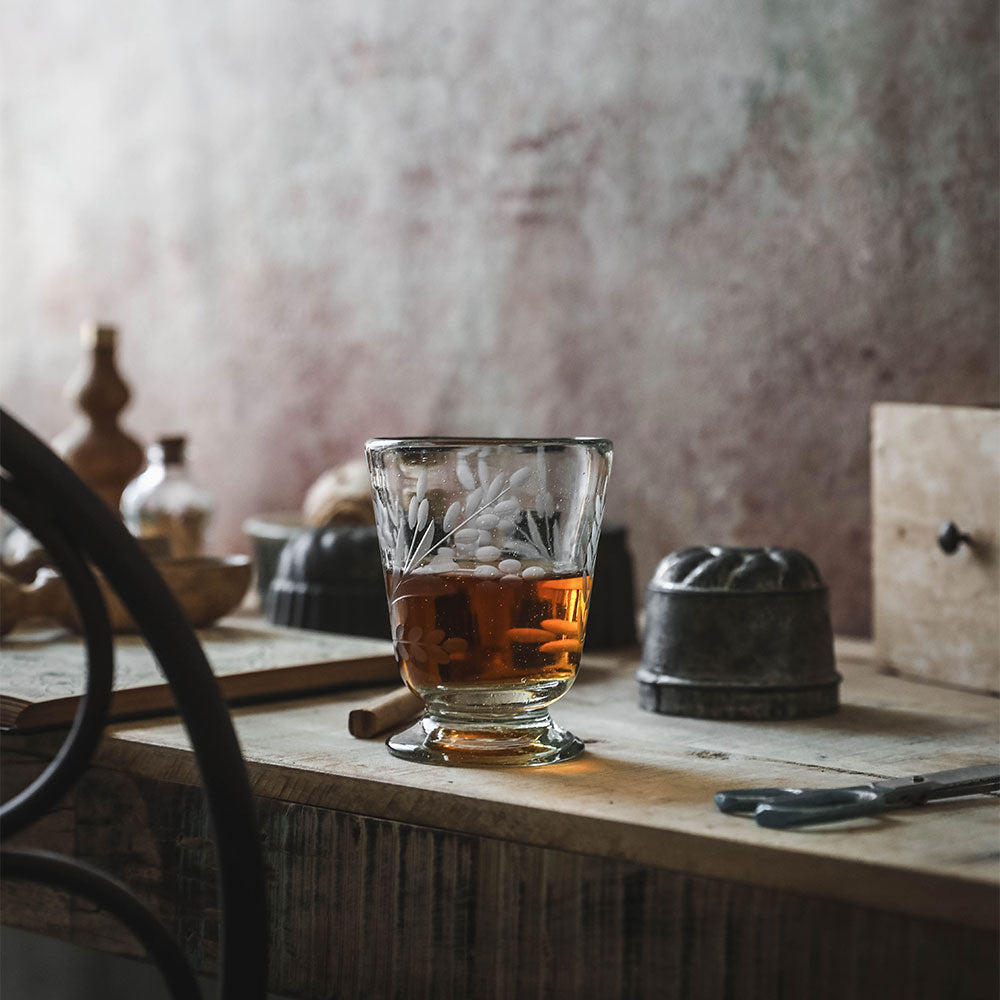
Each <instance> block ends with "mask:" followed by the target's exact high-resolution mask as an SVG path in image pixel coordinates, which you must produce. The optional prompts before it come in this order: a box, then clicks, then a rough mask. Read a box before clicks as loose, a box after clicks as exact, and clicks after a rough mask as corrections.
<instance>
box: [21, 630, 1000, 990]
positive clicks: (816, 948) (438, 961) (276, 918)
mask: <svg viewBox="0 0 1000 1000" xmlns="http://www.w3.org/2000/svg"><path fill="white" fill-rule="evenodd" d="M860 653H861V654H863V653H864V650H863V649H862V650H861V651H860ZM839 659H840V669H841V671H842V673H843V674H844V676H845V680H844V685H843V690H842V708H841V710H840V711H839V712H838V713H837V714H836V715H833V716H828V717H826V718H822V719H814V720H802V721H795V722H784V723H759V722H752V723H750V722H747V723H737V722H711V721H703V720H695V719H683V718H670V717H666V716H658V715H653V714H650V713H646V712H642V711H640V710H639V709H638V708H637V689H636V684H635V681H634V678H633V672H634V669H635V666H636V656H635V653H634V652H631V653H629V654H623V655H618V656H607V655H605V656H600V655H590V656H585V664H584V669H583V670H582V672H581V675H580V680H579V681H578V683H577V685H576V687H575V688H574V689H573V690H572V692H570V694H569V695H568V696H567V697H566V698H565V699H564V700H563V701H562V702H561V703H559V704H558V705H557V706H556V710H555V715H556V716H557V718H558V719H559V721H560V722H561V723H563V724H564V725H566V726H568V727H569V728H570V729H572V730H573V731H574V732H576V733H577V734H578V735H580V736H581V737H582V738H584V739H585V740H586V742H587V752H586V754H585V755H584V756H583V757H581V758H580V759H579V760H577V761H574V762H571V763H567V764H562V765H558V766H553V767H548V768H534V769H523V770H495V771H489V770H483V769H458V768H438V767H431V766H421V765H417V764H411V763H408V762H404V761H401V760H397V759H395V758H393V757H391V756H390V755H389V754H388V753H387V751H386V750H385V748H384V746H383V744H382V741H381V740H380V739H376V740H368V741H362V740H356V739H353V738H352V737H350V736H349V735H348V732H347V713H348V711H349V710H350V709H351V708H352V707H357V706H358V705H359V704H361V703H363V702H365V701H370V700H371V699H372V698H374V697H376V696H378V695H379V694H380V693H382V692H384V689H368V690H354V691H349V692H340V693H337V694H332V695H329V696H327V697H322V698H314V699H311V700H300V701H292V702H286V703H276V704H270V705H264V706H257V707H252V708H242V709H238V710H236V711H235V713H234V714H235V717H236V724H237V728H238V732H239V736H240V739H241V742H242V745H243V748H244V752H245V755H246V758H247V760H248V765H249V770H250V774H251V779H252V782H253V785H254V788H255V791H256V794H257V796H258V803H259V810H260V825H261V838H262V843H263V847H264V852H265V861H266V865H267V870H268V873H269V879H270V883H269V893H270V906H271V970H272V971H271V987H272V989H274V990H275V991H277V992H282V993H287V994H290V995H293V996H303V997H326V996H334V995H335V996H337V997H402V998H411V997H435V998H445V997H452V996H454V997H463V998H489V997H509V998H517V1000H522V998H532V997H538V998H550V997H584V998H586V997H594V998H612V997H619V996H625V997H654V996H655V997H667V998H685V1000H687V998H708V997H711V998H716V997H726V998H760V1000H775V998H779V997H785V998H790V1000H797V998H816V997H837V998H838V1000H841V998H848V997H879V998H882V997H906V998H920V997H926V998H929V1000H931V998H932V1000H940V998H946V997H949V998H950V997H958V998H965V997H977V998H978V997H984V998H990V1000H995V997H996V996H997V989H998V984H997V941H998V936H997V934H998V912H1000V891H998V886H1000V872H998V867H1000V865H998V862H1000V851H998V844H1000V841H998V833H1000V822H998V820H1000V801H998V800H997V798H996V797H995V796H979V797H975V798H967V799H964V800H960V801H951V802H939V803H934V804H932V805H928V806H926V807H924V808H921V809H914V810H908V811H902V810H901V811H896V812H893V813H891V814H887V815H885V816H883V817H880V818H878V819H866V820H855V821H853V822H851V823H850V824H842V825H839V826H832V825H830V826H825V827H818V828H812V829H810V830H807V831H797V832H791V831H767V830H763V829H760V828H758V827H757V826H756V825H755V824H754V823H753V822H752V820H748V819H746V818H742V817H734V816H726V815H722V814H721V813H719V812H718V811H717V810H716V808H715V806H714V805H713V803H712V793H713V792H715V791H716V790H718V789H720V788H730V787H738V786H741V785H782V786H785V785H803V784H805V785H818V786H832V785H843V784H851V783H856V782H863V781H867V780H871V779H872V778H878V777H883V776H898V775H904V774H909V773H914V772H918V771H930V770H940V769H943V768H949V767H959V766H963V765H967V764H976V763H985V762H989V761H992V760H995V759H996V757H997V746H998V702H997V700H995V699H993V698H989V697H984V696H979V695H973V694H967V693H964V692H958V691H952V690H948V689H944V688H939V687H931V686H929V685H923V684H920V683H916V682H912V681H904V680H900V679H896V678H891V677H886V676H882V675H880V674H878V673H877V672H876V671H875V670H874V669H873V667H872V666H871V665H870V662H869V661H868V660H867V658H866V657H865V656H864V655H859V650H858V648H857V646H854V647H852V649H851V650H848V651H847V653H844V652H843V651H842V653H841V655H840V657H839ZM52 746H53V734H37V735H34V736H16V737H15V736H12V735H8V737H7V738H6V739H5V742H4V757H3V762H4V777H5V780H6V781H7V794H9V792H10V790H11V787H12V785H13V784H16V783H17V782H18V781H20V780H23V777H24V773H27V772H29V771H32V770H34V769H37V766H38V763H37V762H38V760H39V759H41V758H43V757H44V756H45V755H46V754H49V753H51V751H52ZM22 772H23V773H22ZM196 786H197V774H196V771H195V769H194V766H193V760H192V756H191V753H190V751H189V750H188V749H187V744H186V740H185V737H184V733H183V731H182V729H181V728H180V726H179V725H178V724H177V723H176V721H174V720H171V719H167V720H162V721H155V722H142V723H130V724H123V725H118V726H115V727H113V728H112V729H111V730H110V731H109V734H108V735H107V737H106V739H105V740H104V742H103V744H102V746H101V748H100V750H99V753H98V756H97V759H96V760H95V762H94V766H93V768H92V769H91V771H90V772H89V773H88V775H87V776H86V778H85V780H84V781H83V783H82V784H81V786H80V787H79V789H78V790H77V792H76V793H75V794H74V796H73V798H72V800H71V801H69V802H68V803H66V805H65V806H64V807H63V808H60V809H59V810H57V811H56V812H55V813H53V814H52V815H51V816H50V817H48V818H46V820H45V821H44V822H43V823H42V824H40V825H39V826H38V827H36V828H35V830H33V831H31V832H30V833H27V834H24V835H23V836H22V837H21V840H22V841H27V842H32V843H36V844H42V845H44V846H48V847H51V848H54V849H60V850H64V851H68V852H71V853H74V854H75V855H77V856H80V857H85V858H88V859H91V860H93V861H95V862H96V863H98V864H100V865H101V866H102V867H104V868H105V869H106V870H110V871H113V872H114V873H116V874H118V875H120V876H122V877H123V878H125V879H126V880H127V881H129V882H130V884H132V885H133V886H134V887H135V888H136V889H137V890H139V891H140V892H141V894H143V895H144V896H145V897H146V898H148V899H149V900H151V901H152V902H153V904H154V905H155V906H156V908H158V910H159V911H160V913H161V914H162V915H163V917H164V919H165V920H166V921H167V923H168V925H169V926H171V927H172V928H173V929H174V930H175V931H176V933H177V934H178V936H179V937H180V938H181V940H183V941H184V942H186V947H187V948H188V950H189V952H190V953H191V954H192V956H193V958H194V959H195V961H196V963H197V964H198V965H199V966H201V967H204V968H210V967H211V965H212V961H213V941H214V935H215V930H216V926H215V911H214V905H215V900H214V893H215V885H214V881H213V873H212V866H213V851H212V847H211V838H210V836H209V833H208V830H207V824H206V818H205V813H204V809H203V805H202V799H201V793H200V791H199V789H198V788H197V787H196ZM3 918H4V921H5V922H6V923H9V924H13V925H16V926H20V927H24V928H28V929H33V930H41V931H45V932H47V933H52V934H57V935H60V936H63V937H66V938H69V939H71V940H73V941H75V942H77V943H80V944H85V945H91V946H95V947H99V948H103V949H107V950H111V951H115V952H121V953H125V954H134V953H135V952H136V948H135V945H134V944H133V942H132V941H131V940H130V938H129V937H128V936H127V933H126V932H124V931H123V930H122V929H121V928H119V927H118V926H117V925H115V924H114V923H113V922H111V921H109V920H108V919H106V918H105V917H103V916H102V915H101V914H100V913H96V912H94V911H93V910H91V909H90V908H88V907H87V906H86V905H84V904H79V903H75V902H74V901H72V900H70V899H68V898H66V897H64V896H61V895H60V894H58V893H55V892H49V891H47V890H42V889H39V888H37V887H34V886H20V885H12V886H11V887H10V888H8V889H7V890H6V892H5V898H4V906H3Z"/></svg>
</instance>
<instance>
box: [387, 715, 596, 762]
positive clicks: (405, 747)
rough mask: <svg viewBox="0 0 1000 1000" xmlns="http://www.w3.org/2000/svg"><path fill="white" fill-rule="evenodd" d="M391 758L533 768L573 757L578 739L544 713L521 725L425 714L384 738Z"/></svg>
mask: <svg viewBox="0 0 1000 1000" xmlns="http://www.w3.org/2000/svg"><path fill="white" fill-rule="evenodd" d="M386 746H387V747H388V748H389V750H390V752H391V753H392V754H393V755H394V756H396V757H402V758H403V759H404V760H416V761H420V762H421V763H422V764H443V765H448V766H452V767H537V766H539V765H541V764H558V763H559V762H560V761H564V760H572V759H573V758H574V757H577V756H579V755H580V754H581V753H583V741H582V740H579V739H577V738H576V737H575V736H574V735H573V734H572V733H570V732H567V731H566V730H565V729H562V728H561V727H559V726H557V725H556V724H555V723H554V722H553V721H552V719H551V718H549V716H548V714H547V713H546V714H545V715H544V717H542V718H538V719H534V720H532V721H531V722H530V723H528V724H525V723H522V722H518V723H516V724H509V725H503V724H501V723H497V722H496V721H491V722H489V723H469V722H466V721H464V720H462V721H461V722H459V721H457V720H447V721H443V720H441V719H434V718H432V717H430V716H424V718H422V719H421V720H420V721H419V722H417V723H416V724H415V725H413V726H410V728H409V729H406V730H404V731H403V732H401V733H397V734H396V735H395V736H390V737H389V739H387V740H386Z"/></svg>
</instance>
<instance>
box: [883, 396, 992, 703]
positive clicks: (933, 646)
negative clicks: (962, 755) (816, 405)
mask: <svg viewBox="0 0 1000 1000" xmlns="http://www.w3.org/2000/svg"><path fill="white" fill-rule="evenodd" d="M945 521H954V522H955V523H956V524H957V525H958V526H959V527H960V529H961V530H962V531H963V532H966V533H968V534H969V535H970V537H971V539H972V542H971V544H970V545H963V546H961V547H960V548H959V550H958V551H957V552H955V553H953V554H952V555H946V554H945V553H944V552H942V551H941V549H940V548H939V547H938V544H937V533H938V528H939V526H940V525H941V523H942V522H945ZM872 568H873V575H874V622H875V644H876V650H877V654H878V657H879V660H880V662H881V663H882V664H883V665H884V666H886V667H889V668H891V669H893V670H896V671H898V672H899V673H901V674H905V675H909V676H914V677H920V678H924V679H926V680H932V681H936V682H939V683H945V684H952V685H957V686H961V687H967V688H971V689H977V690H984V691H990V692H994V693H995V692H997V691H998V690H1000V410H996V409H992V410H991V409H985V408H978V409H977V408H972V407H957V406H923V405H914V404H900V403H893V404H880V405H877V406H875V407H874V409H873V411H872Z"/></svg>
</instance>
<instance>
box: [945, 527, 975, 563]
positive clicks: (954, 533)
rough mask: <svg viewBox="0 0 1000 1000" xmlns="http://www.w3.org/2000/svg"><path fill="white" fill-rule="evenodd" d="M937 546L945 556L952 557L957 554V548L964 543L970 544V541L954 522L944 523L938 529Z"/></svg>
mask: <svg viewBox="0 0 1000 1000" xmlns="http://www.w3.org/2000/svg"><path fill="white" fill-rule="evenodd" d="M937 537H938V545H940V546H941V551H942V552H943V553H944V554H945V555H948V556H950V555H952V554H953V553H955V552H957V551H958V549H959V546H960V545H961V544H962V543H963V542H964V543H965V544H966V545H971V544H972V539H971V538H970V537H969V536H968V535H967V534H966V533H965V532H964V531H962V530H961V529H960V528H959V526H958V525H957V524H955V522H954V521H945V522H944V523H943V524H942V525H941V527H940V528H938V536H937Z"/></svg>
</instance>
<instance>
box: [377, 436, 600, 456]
mask: <svg viewBox="0 0 1000 1000" xmlns="http://www.w3.org/2000/svg"><path fill="white" fill-rule="evenodd" d="M496 445H514V446H529V445H534V446H536V447H537V446H538V445H560V446H563V447H565V446H567V445H582V446H585V447H592V448H599V449H610V448H613V447H614V445H613V443H612V441H611V439H610V438H601V437H374V438H368V440H367V441H365V451H366V452H367V451H374V450H376V449H385V448H406V449H410V448H414V449H415V448H463V447H465V448H468V447H472V448H479V447H484V446H496Z"/></svg>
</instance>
